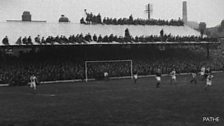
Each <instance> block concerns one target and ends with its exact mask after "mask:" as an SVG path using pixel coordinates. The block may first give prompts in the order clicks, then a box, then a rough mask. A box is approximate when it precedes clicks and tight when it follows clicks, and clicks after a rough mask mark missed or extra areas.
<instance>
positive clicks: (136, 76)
mask: <svg viewBox="0 0 224 126" xmlns="http://www.w3.org/2000/svg"><path fill="white" fill-rule="evenodd" d="M133 79H134V82H135V83H137V80H138V72H137V71H135V72H134V73H133Z"/></svg>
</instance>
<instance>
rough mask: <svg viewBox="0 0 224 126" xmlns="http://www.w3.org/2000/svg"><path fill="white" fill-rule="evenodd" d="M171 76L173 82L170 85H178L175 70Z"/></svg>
mask: <svg viewBox="0 0 224 126" xmlns="http://www.w3.org/2000/svg"><path fill="white" fill-rule="evenodd" d="M170 75H171V80H170V83H171V84H173V83H174V84H176V81H177V77H176V70H175V68H174V69H173V70H172V71H171V72H170Z"/></svg>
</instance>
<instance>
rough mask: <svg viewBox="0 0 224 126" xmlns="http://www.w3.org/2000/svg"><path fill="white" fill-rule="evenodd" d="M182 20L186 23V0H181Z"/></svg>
mask: <svg viewBox="0 0 224 126" xmlns="http://www.w3.org/2000/svg"><path fill="white" fill-rule="evenodd" d="M183 22H184V24H186V23H187V1H183Z"/></svg>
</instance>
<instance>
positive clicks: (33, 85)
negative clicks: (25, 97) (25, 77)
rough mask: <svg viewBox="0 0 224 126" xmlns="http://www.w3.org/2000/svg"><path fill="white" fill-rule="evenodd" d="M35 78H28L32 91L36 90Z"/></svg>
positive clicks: (33, 76)
mask: <svg viewBox="0 0 224 126" xmlns="http://www.w3.org/2000/svg"><path fill="white" fill-rule="evenodd" d="M36 83H37V77H36V76H35V75H34V74H32V76H31V77H30V88H32V89H33V90H34V91H36V90H37V84H36Z"/></svg>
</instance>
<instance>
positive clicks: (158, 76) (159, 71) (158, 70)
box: [156, 68, 162, 88]
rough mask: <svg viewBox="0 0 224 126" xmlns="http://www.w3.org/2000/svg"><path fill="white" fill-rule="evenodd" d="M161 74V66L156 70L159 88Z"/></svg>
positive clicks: (157, 86)
mask: <svg viewBox="0 0 224 126" xmlns="http://www.w3.org/2000/svg"><path fill="white" fill-rule="evenodd" d="M161 76H162V71H161V69H160V68H158V69H157V71H156V81H157V83H156V88H159V86H160V83H161Z"/></svg>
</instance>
